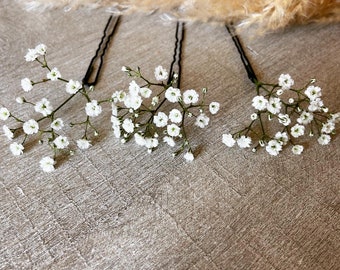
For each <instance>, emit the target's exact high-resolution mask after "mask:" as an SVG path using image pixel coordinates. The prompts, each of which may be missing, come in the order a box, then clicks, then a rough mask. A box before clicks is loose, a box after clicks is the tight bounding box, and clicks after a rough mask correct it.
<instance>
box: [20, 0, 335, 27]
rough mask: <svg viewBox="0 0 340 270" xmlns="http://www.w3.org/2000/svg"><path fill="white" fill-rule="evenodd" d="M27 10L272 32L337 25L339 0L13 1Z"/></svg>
mask: <svg viewBox="0 0 340 270" xmlns="http://www.w3.org/2000/svg"><path fill="white" fill-rule="evenodd" d="M17 1H19V2H21V3H23V4H24V5H25V6H26V8H28V9H38V8H62V7H68V8H71V9H75V8H80V7H90V8H98V7H111V8H116V9H117V10H119V11H120V12H122V13H124V12H133V11H136V10H143V11H153V10H158V11H160V12H165V13H169V14H172V15H174V16H176V17H178V18H180V19H191V20H201V21H214V22H231V21H233V22H235V23H238V24H239V25H240V26H247V25H251V24H257V25H259V26H260V27H261V28H262V29H263V30H269V29H272V30H275V29H278V28H283V27H286V26H287V25H290V24H296V23H298V24H304V23H309V22H339V21H340V1H339V0H115V1H114V0H17Z"/></svg>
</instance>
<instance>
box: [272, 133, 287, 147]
mask: <svg viewBox="0 0 340 270" xmlns="http://www.w3.org/2000/svg"><path fill="white" fill-rule="evenodd" d="M274 139H275V140H276V141H278V142H279V143H280V144H282V145H286V144H287V143H288V140H289V139H288V135H287V133H286V132H277V133H276V134H275V136H274Z"/></svg>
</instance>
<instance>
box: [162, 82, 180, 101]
mask: <svg viewBox="0 0 340 270" xmlns="http://www.w3.org/2000/svg"><path fill="white" fill-rule="evenodd" d="M165 98H166V99H167V100H168V101H170V102H172V103H175V102H178V101H179V99H180V98H181V90H179V89H178V88H173V87H172V86H171V87H169V88H168V89H167V90H166V91H165Z"/></svg>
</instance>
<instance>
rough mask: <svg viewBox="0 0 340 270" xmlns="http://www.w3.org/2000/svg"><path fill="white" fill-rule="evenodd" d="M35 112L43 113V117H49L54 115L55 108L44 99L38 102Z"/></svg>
mask: <svg viewBox="0 0 340 270" xmlns="http://www.w3.org/2000/svg"><path fill="white" fill-rule="evenodd" d="M34 110H35V111H36V112H38V113H41V114H42V115H43V116H47V115H50V114H51V113H52V110H53V107H52V105H51V103H50V102H49V101H48V100H47V99H46V98H43V99H42V100H40V101H38V102H37V104H36V105H35V106H34Z"/></svg>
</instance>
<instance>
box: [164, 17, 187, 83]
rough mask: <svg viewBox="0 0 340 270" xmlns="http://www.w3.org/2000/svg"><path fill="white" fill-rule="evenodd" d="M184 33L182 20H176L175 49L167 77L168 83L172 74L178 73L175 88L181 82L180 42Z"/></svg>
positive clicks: (181, 42)
mask: <svg viewBox="0 0 340 270" xmlns="http://www.w3.org/2000/svg"><path fill="white" fill-rule="evenodd" d="M184 35H185V23H184V22H177V25H176V43H175V49H174V54H173V60H172V62H171V65H170V71H169V74H170V76H169V79H168V84H170V82H171V80H172V78H173V76H174V74H175V73H176V74H178V78H177V82H176V85H174V86H175V87H176V88H180V84H181V69H182V67H181V59H182V44H183V40H184Z"/></svg>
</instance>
